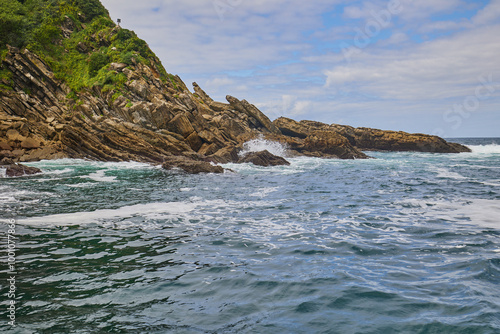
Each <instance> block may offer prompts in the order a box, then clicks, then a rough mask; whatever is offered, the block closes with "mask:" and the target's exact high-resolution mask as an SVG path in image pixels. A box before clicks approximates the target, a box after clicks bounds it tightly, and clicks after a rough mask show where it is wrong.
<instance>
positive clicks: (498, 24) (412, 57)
mask: <svg viewBox="0 0 500 334" xmlns="http://www.w3.org/2000/svg"><path fill="white" fill-rule="evenodd" d="M101 2H102V3H103V4H104V6H105V7H106V8H107V9H108V10H109V12H110V15H111V17H112V18H113V19H114V20H115V21H116V19H118V18H120V19H121V20H122V23H121V26H122V27H124V28H127V29H131V30H134V31H135V32H136V33H137V34H138V36H139V37H140V38H142V39H144V40H145V41H146V42H148V44H149V46H150V47H151V49H152V50H153V51H154V52H155V53H156V55H157V56H158V57H159V58H160V60H161V61H162V63H163V65H164V67H165V69H166V70H167V71H168V72H169V73H173V74H178V75H179V76H180V77H181V78H182V79H183V81H184V82H185V83H186V84H187V85H188V87H191V83H192V82H197V83H198V84H199V85H200V87H201V88H202V89H204V90H205V91H206V92H207V93H208V94H209V95H210V96H211V97H212V98H214V99H215V100H217V101H221V102H225V96H226V95H232V96H235V97H237V98H238V99H240V100H241V99H246V100H247V101H249V102H250V103H252V104H254V105H256V106H257V107H258V108H259V109H260V110H261V111H262V112H264V113H265V114H266V115H267V116H268V117H269V118H271V120H274V119H276V118H278V117H280V116H284V117H289V118H292V119H295V120H303V119H308V120H315V121H320V122H324V123H328V124H331V123H337V124H345V125H351V126H355V127H372V128H379V129H385V130H398V131H399V130H401V131H407V132H418V133H427V134H435V135H439V136H442V137H445V138H453V137H500V0H479V1H462V0H389V1H388V0H374V1H352V0H351V1H344V0H310V1H304V0H182V1H181V0H143V1H137V0H101Z"/></svg>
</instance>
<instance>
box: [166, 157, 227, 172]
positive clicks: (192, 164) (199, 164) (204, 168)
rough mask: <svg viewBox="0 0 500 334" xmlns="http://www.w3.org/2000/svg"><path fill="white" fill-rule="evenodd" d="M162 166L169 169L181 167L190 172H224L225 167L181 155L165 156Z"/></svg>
mask: <svg viewBox="0 0 500 334" xmlns="http://www.w3.org/2000/svg"><path fill="white" fill-rule="evenodd" d="M162 167H163V168H164V169H167V170H172V169H181V170H183V171H184V172H186V173H188V174H201V173H215V174H220V173H224V168H222V167H221V166H215V165H212V164H211V163H209V162H206V161H198V160H194V159H190V158H186V157H179V156H177V157H176V156H172V157H167V158H165V162H164V163H163V164H162Z"/></svg>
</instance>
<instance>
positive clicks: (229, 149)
mask: <svg viewBox="0 0 500 334" xmlns="http://www.w3.org/2000/svg"><path fill="white" fill-rule="evenodd" d="M208 158H209V159H210V161H213V162H216V163H219V164H227V163H230V162H238V160H240V157H239V156H238V149H237V148H236V147H235V146H232V145H231V146H226V147H224V148H221V149H220V150H218V151H217V152H215V153H214V154H212V155H210V156H209V157H208Z"/></svg>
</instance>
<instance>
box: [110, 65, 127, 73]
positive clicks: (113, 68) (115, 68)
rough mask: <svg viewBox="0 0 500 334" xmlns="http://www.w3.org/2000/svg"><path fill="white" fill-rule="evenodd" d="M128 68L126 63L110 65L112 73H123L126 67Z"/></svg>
mask: <svg viewBox="0 0 500 334" xmlns="http://www.w3.org/2000/svg"><path fill="white" fill-rule="evenodd" d="M127 66H128V65H127V64H124V63H111V64H110V65H109V69H110V70H111V71H116V72H121V71H123V69H124V68H125V67H127Z"/></svg>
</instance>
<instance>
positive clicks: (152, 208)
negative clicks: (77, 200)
mask: <svg viewBox="0 0 500 334" xmlns="http://www.w3.org/2000/svg"><path fill="white" fill-rule="evenodd" d="M196 206H197V204H196V203H186V202H180V203H178V202H157V203H148V204H136V205H130V206H124V207H121V208H118V209H102V210H96V211H89V212H75V213H61V214H54V215H48V216H43V217H32V218H24V219H19V221H18V223H19V224H22V225H33V226H38V225H42V226H47V225H53V226H73V225H82V224H90V223H96V222H99V221H103V220H110V219H118V218H132V217H134V216H137V215H155V214H165V213H168V214H171V215H174V214H186V213H188V212H191V211H192V210H194V209H195V208H196Z"/></svg>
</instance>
